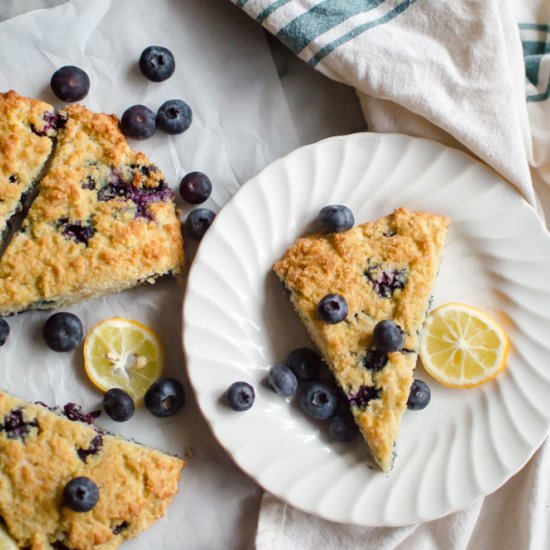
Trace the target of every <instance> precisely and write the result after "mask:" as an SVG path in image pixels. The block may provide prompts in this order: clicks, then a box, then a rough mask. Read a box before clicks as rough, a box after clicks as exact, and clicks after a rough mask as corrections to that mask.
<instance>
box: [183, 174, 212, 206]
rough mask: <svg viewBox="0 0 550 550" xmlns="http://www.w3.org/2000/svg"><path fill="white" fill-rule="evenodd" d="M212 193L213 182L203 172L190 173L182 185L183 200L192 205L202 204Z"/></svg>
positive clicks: (184, 178)
mask: <svg viewBox="0 0 550 550" xmlns="http://www.w3.org/2000/svg"><path fill="white" fill-rule="evenodd" d="M210 193H212V182H211V181H210V178H209V177H208V176H207V175H206V174H203V173H202V172H190V173H189V174H187V175H186V176H184V177H183V179H182V180H181V183H180V195H181V198H182V199H183V200H184V201H185V202H188V203H190V204H201V203H202V202H204V201H205V200H206V199H207V198H208V197H209V196H210Z"/></svg>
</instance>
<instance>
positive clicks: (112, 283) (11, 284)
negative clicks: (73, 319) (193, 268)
mask: <svg viewBox="0 0 550 550" xmlns="http://www.w3.org/2000/svg"><path fill="white" fill-rule="evenodd" d="M65 113H66V121H65V124H64V126H63V128H61V129H59V130H58V133H57V146H56V149H55V151H54V154H53V158H52V160H51V166H50V168H49V170H48V172H47V174H46V175H45V177H44V178H43V179H42V180H41V182H40V188H39V193H38V196H37V197H36V199H35V200H34V202H33V204H32V206H31V208H30V209H29V212H28V215H27V217H26V218H25V220H24V222H23V224H22V226H21V228H20V230H19V231H18V232H17V233H16V234H15V235H14V237H13V239H12V240H11V242H10V243H9V245H8V247H7V248H6V251H5V253H4V255H3V256H2V258H1V260H0V315H7V314H10V313H17V312H20V311H24V310H27V309H49V308H55V307H60V306H65V305H68V304H72V303H75V302H78V301H81V300H84V299H87V298H91V297H94V296H99V295H103V294H107V293H112V292H118V291H121V290H124V289H126V288H130V287H133V286H136V285H138V284H140V283H144V282H154V281H155V280H156V279H157V278H158V277H160V276H163V275H166V274H178V273H179V272H180V270H181V267H182V263H183V240H182V235H181V228H180V222H179V219H178V215H177V211H176V207H175V203H174V196H173V192H172V191H171V190H170V189H169V187H168V185H167V184H166V182H165V181H164V176H163V174H162V172H161V170H160V169H159V168H158V167H156V166H155V165H153V164H151V163H150V162H149V161H148V159H147V157H146V156H145V155H144V154H142V153H135V152H133V151H132V150H131V149H130V147H129V146H128V144H127V142H126V139H125V138H124V136H123V135H122V133H121V132H120V130H119V127H118V121H117V119H116V117H114V116H112V115H106V114H100V113H92V112H91V111H89V110H88V109H86V108H85V107H82V106H78V105H74V106H70V107H68V108H67V109H66V111H65Z"/></svg>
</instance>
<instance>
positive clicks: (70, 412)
mask: <svg viewBox="0 0 550 550" xmlns="http://www.w3.org/2000/svg"><path fill="white" fill-rule="evenodd" d="M64 414H65V416H62V415H60V414H56V413H55V412H52V410H49V409H48V408H47V407H46V406H43V405H37V404H32V403H25V402H24V401H22V400H20V399H18V398H16V397H13V396H11V395H9V394H7V393H5V392H2V391H0V517H1V518H2V519H3V521H4V523H5V524H6V526H7V530H8V532H9V534H10V536H11V537H12V538H13V539H14V540H15V541H16V542H17V544H18V546H19V547H20V548H33V549H34V548H36V549H38V548H43V549H46V548H80V549H93V548H109V549H113V548H117V547H118V546H119V545H120V544H121V543H122V542H123V541H124V540H125V539H128V538H133V537H135V536H137V535H138V534H139V533H141V532H142V531H144V530H145V529H147V528H148V527H150V526H151V525H152V524H153V522H155V521H156V520H158V519H159V518H161V517H162V516H163V515H164V513H165V511H166V508H167V507H168V505H169V503H170V501H171V499H172V497H173V496H174V495H175V494H176V492H177V490H178V481H179V478H180V473H181V469H182V468H183V467H184V466H185V462H184V461H183V460H181V459H179V458H177V457H174V456H170V455H167V454H165V453H162V452H161V451H157V450H155V449H150V448H147V447H144V446H143V445H139V444H137V443H133V442H131V441H126V440H124V439H121V438H119V437H116V436H113V435H109V434H105V433H103V432H102V431H100V430H99V429H98V428H96V427H95V426H92V425H90V424H87V423H85V422H83V421H82V420H86V421H88V422H91V418H89V417H88V418H87V417H86V416H85V415H82V414H81V413H79V410H78V408H77V407H76V406H75V405H67V406H66V407H65V409H64ZM69 418H70V420H69ZM80 476H84V477H87V478H89V479H91V480H92V481H93V482H94V483H95V484H96V485H97V486H98V488H99V500H98V502H97V504H96V506H95V507H94V508H93V509H92V510H91V511H89V512H73V511H71V510H69V509H68V508H67V507H66V506H63V502H62V494H63V488H64V487H65V485H66V484H67V483H68V482H69V481H70V480H71V479H73V478H75V477H80ZM103 545H104V546H103Z"/></svg>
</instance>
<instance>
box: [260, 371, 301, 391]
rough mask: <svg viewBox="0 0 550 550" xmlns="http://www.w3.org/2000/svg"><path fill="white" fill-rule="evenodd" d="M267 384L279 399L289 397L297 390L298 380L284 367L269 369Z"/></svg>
mask: <svg viewBox="0 0 550 550" xmlns="http://www.w3.org/2000/svg"><path fill="white" fill-rule="evenodd" d="M267 382H268V384H269V385H270V386H271V389H272V390H273V391H274V392H275V393H276V394H277V395H280V396H281V397H290V396H292V395H294V394H295V393H296V390H297V389H298V379H297V378H296V375H295V374H294V373H293V372H292V371H291V370H290V369H289V368H288V367H287V366H286V365H277V366H275V367H271V369H270V370H269V374H268V375H267Z"/></svg>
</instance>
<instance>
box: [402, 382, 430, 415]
mask: <svg viewBox="0 0 550 550" xmlns="http://www.w3.org/2000/svg"><path fill="white" fill-rule="evenodd" d="M431 398H432V392H431V391H430V387H429V386H428V384H426V382H423V381H422V380H414V381H413V383H412V386H411V391H410V393H409V399H408V401H407V407H408V408H409V409H411V411H420V410H422V409H424V408H426V407H427V406H428V403H429V402H430V399H431Z"/></svg>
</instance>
